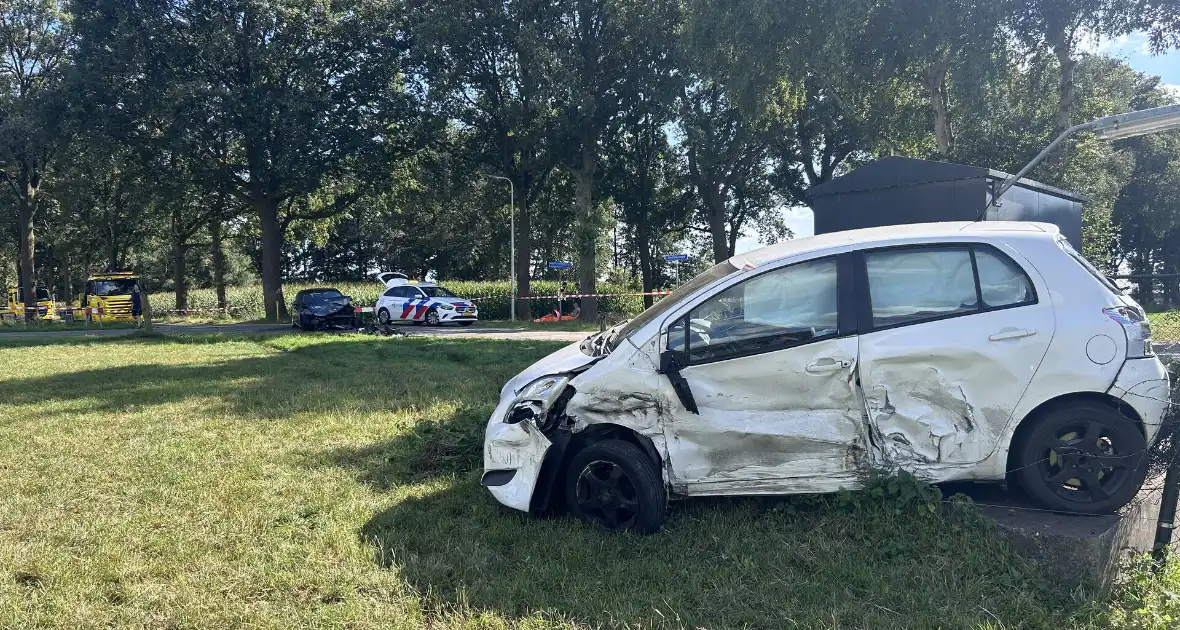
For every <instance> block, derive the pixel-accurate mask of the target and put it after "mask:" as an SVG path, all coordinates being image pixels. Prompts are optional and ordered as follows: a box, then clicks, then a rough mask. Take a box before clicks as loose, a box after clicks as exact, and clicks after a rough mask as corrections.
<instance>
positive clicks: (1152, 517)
mask: <svg viewBox="0 0 1180 630" xmlns="http://www.w3.org/2000/svg"><path fill="white" fill-rule="evenodd" d="M1162 485H1163V479H1162V478H1161V479H1158V480H1148V482H1147V483H1146V484H1144V490H1143V491H1142V492H1140V494H1139V496H1138V497H1137V498H1136V499H1135V501H1133V502H1132V503H1131V504H1130V505H1128V506H1127V507H1126V508H1124V509H1123V510H1122V511H1121V513H1119V514H1111V515H1102V516H1085V515H1078V514H1062V513H1058V512H1051V511H1047V510H1042V509H1038V508H1037V507H1036V506H1034V505H1033V504H1031V503H1030V502H1029V501H1028V500H1027V499H1026V498H1024V497H1023V496H1021V495H1019V494H1018V493H1017V492H1006V491H1004V490H1003V489H1002V488H1000V487H999V486H994V485H991V486H989V485H982V484H974V485H964V486H956V487H944V488H943V494H944V496H947V495H949V494H952V493H955V492H962V493H963V494H966V495H967V496H969V497H971V498H972V500H973V501H975V503H976V504H977V505H978V506H979V509H980V510H981V511H982V512H983V514H984V515H985V516H987V517H988V518H990V519H992V520H993V521H994V522H995V525H996V531H997V532H998V533H999V534H1000V535H1001V536H1003V537H1004V538H1005V539H1006V540H1007V541H1008V544H1009V545H1010V546H1011V547H1012V549H1013V551H1015V552H1016V553H1018V554H1019V555H1020V556H1022V557H1024V558H1025V559H1026V560H1028V561H1029V563H1030V564H1032V565H1033V566H1034V567H1036V568H1037V569H1038V570H1039V571H1040V572H1041V574H1042V575H1043V576H1044V577H1045V578H1046V579H1047V580H1049V581H1050V582H1053V583H1056V584H1060V585H1062V586H1065V587H1069V588H1073V587H1077V586H1081V587H1084V588H1087V589H1090V590H1092V591H1098V592H1101V593H1105V592H1106V591H1107V590H1108V589H1109V588H1110V586H1111V584H1112V582H1113V580H1114V578H1115V576H1116V575H1117V573H1118V569H1119V567H1120V566H1121V565H1122V564H1123V562H1124V561H1125V560H1127V559H1128V558H1129V557H1131V556H1133V555H1138V554H1142V553H1148V552H1150V551H1151V548H1152V544H1153V543H1154V541H1155V526H1156V522H1157V518H1158V516H1159V501H1160V494H1161V490H1160V487H1161V486H1162Z"/></svg>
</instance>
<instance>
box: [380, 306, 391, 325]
mask: <svg viewBox="0 0 1180 630" xmlns="http://www.w3.org/2000/svg"><path fill="white" fill-rule="evenodd" d="M377 321H378V322H381V325H382V326H388V325H389V322H391V321H393V318H392V317H390V316H389V309H387V308H383V309H381V310H380V311H377Z"/></svg>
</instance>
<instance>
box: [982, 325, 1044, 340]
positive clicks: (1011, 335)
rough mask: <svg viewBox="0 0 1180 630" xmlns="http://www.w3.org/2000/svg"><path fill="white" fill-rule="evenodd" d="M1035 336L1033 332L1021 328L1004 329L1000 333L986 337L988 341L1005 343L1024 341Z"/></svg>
mask: <svg viewBox="0 0 1180 630" xmlns="http://www.w3.org/2000/svg"><path fill="white" fill-rule="evenodd" d="M1035 334H1037V331H1035V330H1025V329H1023V328H1005V329H1004V330H1001V331H1000V332H998V333H996V334H994V335H992V336H991V337H988V340H990V341H1007V340H1009V339H1024V338H1025V337H1031V336H1033V335H1035Z"/></svg>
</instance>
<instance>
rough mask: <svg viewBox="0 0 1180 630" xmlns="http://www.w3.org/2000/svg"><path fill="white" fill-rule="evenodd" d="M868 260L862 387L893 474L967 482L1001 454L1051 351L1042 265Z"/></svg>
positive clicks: (915, 250)
mask: <svg viewBox="0 0 1180 630" xmlns="http://www.w3.org/2000/svg"><path fill="white" fill-rule="evenodd" d="M1012 254H1015V252H1012ZM862 260H863V265H864V266H863V269H862V274H863V275H861V278H862V282H867V288H868V291H867V295H864V293H863V292H858V294H859V295H860V297H861V299H859V300H858V303H860V304H861V305H862V309H861V314H860V321H859V329H860V380H861V386H862V389H863V392H864V397H865V405H866V410H867V412H868V415H869V420H870V423H871V427H872V431H873V435H874V441H875V442H876V443H877V444H879V445H880V448H881V453H880V455H881V456H883V457H884V459H885V460H886V461H885V462H883V463H885V464H896V465H900V466H901V467H902V468H905V469H907V470H910V471H911V472H915V473H918V474H921V475H922V476H923V477H925V478H927V479H930V480H932V481H938V480H941V479H952V478H959V477H962V476H963V475H962V474H960V473H961V472H962V471H963V470H964V469H965V468H969V465H970V464H974V463H978V462H980V461H982V460H984V459H985V458H987V456H988V455H990V454H991V453H992V451H993V450H995V448H996V446H997V445H998V439H999V436H1000V435H1001V434H1002V433H1003V431H1004V429H1005V427H1006V426H1007V425H1008V422H1009V421H1010V419H1011V417H1012V412H1013V410H1014V409H1015V408H1016V405H1017V403H1019V402H1020V399H1021V397H1022V396H1023V395H1024V392H1025V390H1026V389H1027V388H1028V385H1029V383H1030V382H1031V381H1032V377H1033V375H1034V374H1035V373H1036V371H1037V368H1038V367H1039V366H1040V364H1041V361H1042V360H1043V359H1044V357H1045V353H1046V352H1047V351H1048V348H1049V342H1050V341H1051V340H1052V338H1053V332H1054V318H1053V307H1052V304H1051V302H1050V301H1049V299H1048V297H1047V295H1048V293H1047V289H1046V288H1045V287H1044V283H1043V281H1042V280H1041V279H1040V277H1039V275H1038V274H1037V273H1036V270H1035V269H1033V268H1032V266H1031V265H1026V266H1024V267H1022V266H1021V265H1020V264H1018V263H1017V262H1016V261H1015V260H1014V258H1013V256H1011V255H1009V254H1007V253H1004V252H1002V251H1000V250H999V249H997V248H996V247H993V246H991V245H984V244H946V245H934V246H925V245H923V246H909V247H895V248H889V249H882V250H875V251H866V252H864V253H863V259H862ZM859 264H860V263H859V261H858V266H859ZM1034 278H1036V281H1035V282H1034ZM1041 296H1044V297H1043V298H1042V297H1041Z"/></svg>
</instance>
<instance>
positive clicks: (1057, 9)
mask: <svg viewBox="0 0 1180 630" xmlns="http://www.w3.org/2000/svg"><path fill="white" fill-rule="evenodd" d="M1138 4H1139V3H1138V2H1134V1H1133V0H1015V2H1014V5H1013V7H1012V11H1011V13H1010V16H1011V21H1012V24H1013V27H1014V29H1015V32H1016V33H1017V35H1018V36H1019V37H1020V38H1021V39H1023V40H1024V41H1025V42H1026V43H1027V44H1029V45H1030V46H1032V47H1034V48H1039V47H1042V46H1043V47H1046V48H1047V49H1048V50H1049V51H1051V52H1052V53H1053V56H1054V57H1056V59H1057V70H1058V84H1057V114H1056V116H1055V118H1054V123H1053V124H1054V128H1055V129H1056V130H1057V131H1058V132H1061V131H1063V130H1065V129H1066V128H1067V127H1069V126H1070V125H1071V124H1072V123H1071V121H1072V117H1071V114H1072V112H1073V108H1074V105H1075V103H1076V102H1077V99H1078V95H1077V80H1076V79H1077V68H1078V49H1079V47H1080V45H1081V43H1082V41H1083V40H1084V38H1086V37H1093V36H1108V37H1109V36H1114V35H1121V34H1124V33H1127V32H1129V31H1131V30H1132V29H1133V28H1135V26H1137V25H1138V22H1139V19H1138V18H1137V17H1135V16H1136V14H1137V13H1138V11H1139V7H1138V6H1137V5H1138Z"/></svg>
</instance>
